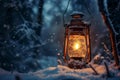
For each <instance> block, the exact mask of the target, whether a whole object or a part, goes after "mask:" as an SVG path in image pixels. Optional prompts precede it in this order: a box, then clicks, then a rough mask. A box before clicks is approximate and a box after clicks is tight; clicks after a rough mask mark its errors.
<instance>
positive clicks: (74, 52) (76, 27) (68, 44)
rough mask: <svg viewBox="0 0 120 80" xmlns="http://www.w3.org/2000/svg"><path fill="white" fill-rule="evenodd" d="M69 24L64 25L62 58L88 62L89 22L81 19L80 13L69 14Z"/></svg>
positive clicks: (89, 56)
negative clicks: (70, 18)
mask: <svg viewBox="0 0 120 80" xmlns="http://www.w3.org/2000/svg"><path fill="white" fill-rule="evenodd" d="M71 16H72V20H71V22H70V24H66V25H65V40H64V59H65V61H66V60H69V59H71V58H72V59H75V60H76V59H77V60H83V59H84V60H85V61H86V62H89V61H90V59H91V51H90V29H89V24H87V23H85V22H83V21H82V19H83V16H84V15H83V14H82V13H74V14H72V15H71Z"/></svg>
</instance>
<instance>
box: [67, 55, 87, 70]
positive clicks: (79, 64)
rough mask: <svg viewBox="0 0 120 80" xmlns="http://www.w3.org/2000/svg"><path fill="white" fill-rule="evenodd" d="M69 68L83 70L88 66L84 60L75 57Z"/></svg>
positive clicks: (71, 59)
mask: <svg viewBox="0 0 120 80" xmlns="http://www.w3.org/2000/svg"><path fill="white" fill-rule="evenodd" d="M68 67H69V68H72V69H83V68H87V64H86V62H85V61H83V58H79V57H77V58H76V57H73V58H70V60H69V61H68Z"/></svg>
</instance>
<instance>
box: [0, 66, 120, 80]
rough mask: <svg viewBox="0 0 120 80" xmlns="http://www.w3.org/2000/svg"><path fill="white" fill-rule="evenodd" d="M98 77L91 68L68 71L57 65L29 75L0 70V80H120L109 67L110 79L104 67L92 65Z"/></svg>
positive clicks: (119, 72) (116, 71)
mask: <svg viewBox="0 0 120 80" xmlns="http://www.w3.org/2000/svg"><path fill="white" fill-rule="evenodd" d="M92 66H93V67H94V68H95V70H96V71H97V72H98V73H99V75H95V74H94V71H93V70H92V69H91V68H84V69H70V68H68V67H66V66H61V65H58V66H57V67H49V68H46V69H43V70H39V71H36V72H30V73H24V74H23V73H18V72H13V73H10V72H8V71H5V70H3V69H0V80H120V71H119V70H117V69H114V67H112V66H109V70H110V73H112V74H111V75H112V77H106V70H105V66H104V65H95V64H94V65H92Z"/></svg>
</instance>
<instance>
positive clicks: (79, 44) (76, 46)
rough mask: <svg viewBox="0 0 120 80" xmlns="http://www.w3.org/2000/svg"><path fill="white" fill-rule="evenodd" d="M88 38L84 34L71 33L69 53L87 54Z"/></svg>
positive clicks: (73, 55)
mask: <svg viewBox="0 0 120 80" xmlns="http://www.w3.org/2000/svg"><path fill="white" fill-rule="evenodd" d="M86 52H87V48H86V39H85V36H84V35H69V42H68V53H69V54H68V55H69V57H81V58H84V57H85V56H86Z"/></svg>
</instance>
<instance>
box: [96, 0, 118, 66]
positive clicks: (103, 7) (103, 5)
mask: <svg viewBox="0 0 120 80" xmlns="http://www.w3.org/2000/svg"><path fill="white" fill-rule="evenodd" d="M113 2H114V3H115V2H117V3H118V2H120V1H119V0H114V1H111V0H98V6H99V11H100V13H101V15H102V17H103V20H104V23H105V24H106V26H107V28H108V30H109V32H110V39H111V45H112V53H113V56H114V60H115V65H117V66H118V65H119V58H118V49H117V48H118V47H117V45H116V43H117V40H116V39H117V37H116V35H117V32H116V30H115V28H116V27H115V26H116V25H113V24H115V23H112V22H111V20H113V18H114V16H113V15H111V16H112V17H111V18H110V14H109V13H110V12H109V11H111V10H112V9H111V10H110V9H109V8H110V6H111V7H112V8H114V6H115V5H116V4H113ZM107 4H113V5H114V6H113V5H107ZM114 11H115V10H114ZM118 24H119V23H118Z"/></svg>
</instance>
